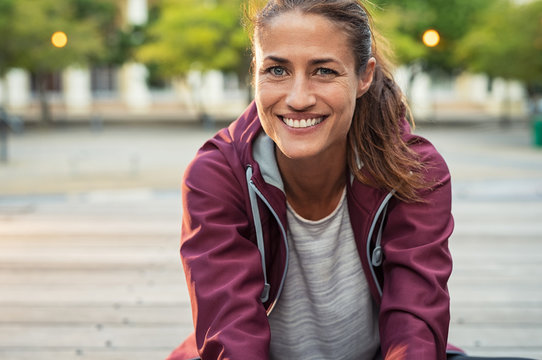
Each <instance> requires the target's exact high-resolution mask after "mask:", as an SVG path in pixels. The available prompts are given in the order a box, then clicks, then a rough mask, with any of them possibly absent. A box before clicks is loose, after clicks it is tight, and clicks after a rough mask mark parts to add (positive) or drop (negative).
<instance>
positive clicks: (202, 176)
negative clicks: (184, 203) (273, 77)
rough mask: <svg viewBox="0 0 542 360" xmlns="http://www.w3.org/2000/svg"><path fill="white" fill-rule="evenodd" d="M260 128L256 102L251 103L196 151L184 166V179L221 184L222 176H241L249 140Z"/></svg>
mask: <svg viewBox="0 0 542 360" xmlns="http://www.w3.org/2000/svg"><path fill="white" fill-rule="evenodd" d="M260 129H261V125H260V122H259V119H258V116H257V111H256V106H255V105H254V103H252V104H250V105H249V107H248V108H247V109H246V110H245V112H244V113H243V114H241V116H240V117H239V118H238V119H237V120H235V121H234V122H232V123H231V124H230V125H229V126H228V127H225V128H223V129H221V130H219V131H218V132H217V133H216V134H215V135H214V136H213V137H212V138H210V139H209V140H207V141H206V142H205V143H204V144H203V145H202V146H201V147H200V149H199V150H198V151H197V153H196V156H195V157H194V158H193V159H192V161H191V162H190V163H189V165H188V166H187V168H186V170H185V173H184V177H183V182H184V183H186V182H190V181H191V180H194V181H198V182H201V183H206V182H210V183H214V184H217V185H218V184H220V182H221V181H224V180H225V179H224V178H223V177H224V176H227V177H231V175H232V174H236V175H237V176H236V177H238V176H244V169H245V167H246V165H247V164H249V163H251V162H252V161H253V160H252V143H253V141H254V139H255V138H256V136H257V134H258V133H259V131H260Z"/></svg>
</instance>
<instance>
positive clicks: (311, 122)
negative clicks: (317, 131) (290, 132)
mask: <svg viewBox="0 0 542 360" xmlns="http://www.w3.org/2000/svg"><path fill="white" fill-rule="evenodd" d="M280 119H281V120H282V122H283V123H285V124H286V125H288V126H289V127H291V128H296V129H298V128H300V129H305V128H309V127H312V126H316V125H318V124H320V123H321V122H322V121H324V119H325V116H320V117H311V118H307V119H292V118H289V117H285V116H280Z"/></svg>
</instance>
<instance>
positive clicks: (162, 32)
mask: <svg viewBox="0 0 542 360" xmlns="http://www.w3.org/2000/svg"><path fill="white" fill-rule="evenodd" d="M158 8H159V14H160V15H159V17H158V19H157V20H156V21H155V22H154V23H153V24H151V25H150V26H149V29H148V32H147V42H146V44H144V45H143V46H142V47H141V48H140V49H139V51H138V52H137V53H136V57H137V59H139V60H140V61H142V62H144V63H150V64H155V65H156V66H157V67H158V69H159V71H160V72H161V73H162V74H163V75H165V76H184V75H186V74H187V73H188V72H189V71H190V70H195V69H197V70H209V69H216V70H223V71H235V72H237V73H239V74H243V73H246V72H247V70H248V64H249V54H248V50H247V49H248V37H247V36H246V34H245V32H244V31H243V28H242V26H241V20H240V19H241V13H242V11H241V10H242V1H241V0H216V1H202V0H163V1H161V2H160V3H159V5H158Z"/></svg>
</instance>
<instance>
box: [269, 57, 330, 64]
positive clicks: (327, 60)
mask: <svg viewBox="0 0 542 360" xmlns="http://www.w3.org/2000/svg"><path fill="white" fill-rule="evenodd" d="M267 59H268V60H272V61H274V62H277V63H279V64H289V63H290V60H288V59H285V58H281V57H278V56H274V55H270V56H267V57H266V60H267ZM330 62H333V63H338V61H337V60H335V59H333V58H321V59H313V60H311V61H310V64H311V65H320V64H327V63H330Z"/></svg>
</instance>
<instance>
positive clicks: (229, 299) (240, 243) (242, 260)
mask: <svg viewBox="0 0 542 360" xmlns="http://www.w3.org/2000/svg"><path fill="white" fill-rule="evenodd" d="M229 161H232V160H231V159H230V160H229ZM236 166H241V164H232V163H230V162H228V160H227V159H226V157H225V156H224V155H223V153H222V152H220V151H218V150H217V149H216V147H213V146H212V144H211V145H209V144H207V145H205V146H204V148H202V149H201V150H200V152H199V153H198V155H197V156H196V158H195V160H193V162H192V163H191V165H190V166H189V167H188V168H187V170H186V172H185V175H184V179H183V185H182V196H183V209H182V210H183V212H182V225H181V259H182V262H183V267H184V271H185V275H186V279H187V286H188V290H189V294H190V301H191V305H192V315H193V321H194V325H195V335H196V344H197V348H198V352H199V354H200V356H201V358H202V359H204V360H205V359H256V360H257V359H267V358H268V351H269V338H270V331H269V325H268V321H267V315H266V311H265V308H264V306H263V305H262V304H261V302H260V294H261V292H262V289H263V274H262V271H261V260H260V254H259V252H258V248H257V246H256V245H255V244H254V242H253V241H251V236H252V234H251V232H252V230H251V227H250V226H249V222H248V216H247V214H246V204H245V200H244V199H246V194H245V192H246V184H244V183H243V181H242V180H241V179H239V177H236V176H235V174H234V170H232V168H234V167H236ZM241 169H242V166H241Z"/></svg>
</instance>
